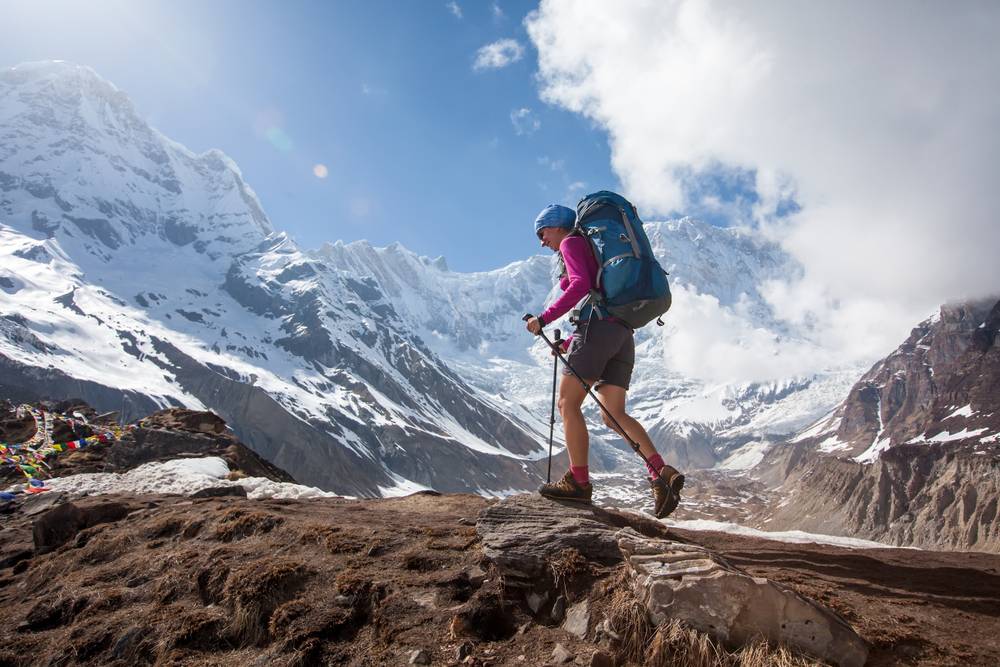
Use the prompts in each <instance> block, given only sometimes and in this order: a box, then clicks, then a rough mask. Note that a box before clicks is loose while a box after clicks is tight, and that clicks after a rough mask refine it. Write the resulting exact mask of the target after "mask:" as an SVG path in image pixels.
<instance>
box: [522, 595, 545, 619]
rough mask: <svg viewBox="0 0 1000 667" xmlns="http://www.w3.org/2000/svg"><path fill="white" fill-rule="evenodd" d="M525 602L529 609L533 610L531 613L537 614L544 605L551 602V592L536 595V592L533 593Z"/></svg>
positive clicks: (526, 597) (527, 596)
mask: <svg viewBox="0 0 1000 667" xmlns="http://www.w3.org/2000/svg"><path fill="white" fill-rule="evenodd" d="M525 600H526V601H527V603H528V609H530V610H531V613H532V614H537V613H538V610H539V609H541V608H542V605H544V604H545V603H546V602H548V601H549V592H548V591H544V592H542V593H536V592H535V591H531V592H530V593H528V594H527V595H526V596H525Z"/></svg>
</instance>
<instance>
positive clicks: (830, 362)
mask: <svg viewBox="0 0 1000 667" xmlns="http://www.w3.org/2000/svg"><path fill="white" fill-rule="evenodd" d="M670 289H671V294H672V296H673V300H674V303H673V305H672V306H671V308H670V311H669V313H668V316H667V317H665V318H664V319H665V320H666V322H667V326H666V327H665V329H664V330H663V331H662V332H659V331H655V332H654V333H655V334H659V335H660V336H662V338H661V343H660V345H661V347H662V350H663V358H664V361H665V363H666V367H667V368H670V369H671V370H673V371H676V372H678V373H681V374H682V375H684V376H686V377H691V378H698V379H701V380H704V381H707V382H736V383H743V382H764V381H768V380H778V379H782V378H788V377H797V376H806V375H810V374H811V373H814V372H816V371H817V370H821V369H824V368H832V367H836V366H839V365H840V363H841V360H840V359H839V358H837V356H836V355H835V354H834V353H832V352H831V351H830V350H827V349H824V348H823V347H821V346H820V345H818V344H817V343H814V342H812V341H808V340H802V339H790V338H783V337H781V336H778V335H776V334H775V332H774V331H771V330H769V329H767V328H763V327H759V326H756V325H754V324H753V323H752V318H751V317H749V316H748V313H747V312H746V310H747V308H748V306H749V304H748V302H746V301H743V302H740V303H737V304H735V305H734V306H733V307H728V306H723V305H722V304H720V303H719V300H718V299H716V298H715V297H714V296H710V295H705V294H699V293H698V292H696V291H693V290H689V289H688V288H687V287H686V286H685V285H683V284H681V283H676V282H675V283H674V284H672V285H671V287H670Z"/></svg>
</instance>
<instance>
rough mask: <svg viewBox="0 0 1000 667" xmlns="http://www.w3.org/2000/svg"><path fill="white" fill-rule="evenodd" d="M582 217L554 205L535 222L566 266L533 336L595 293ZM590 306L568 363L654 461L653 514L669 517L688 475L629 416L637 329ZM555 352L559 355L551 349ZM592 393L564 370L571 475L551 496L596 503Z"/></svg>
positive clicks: (562, 404) (562, 408)
mask: <svg viewBox="0 0 1000 667" xmlns="http://www.w3.org/2000/svg"><path fill="white" fill-rule="evenodd" d="M575 223H576V212H575V211H573V209H570V208H567V207H565V206H559V205H558V204H553V205H550V206H547V207H545V208H544V209H543V210H542V212H541V213H539V214H538V218H536V220H535V233H536V234H537V235H538V239H539V240H540V241H541V242H542V245H543V246H545V247H546V248H549V249H551V250H552V251H553V252H556V253H558V254H559V255H560V259H561V261H562V265H563V266H564V267H565V271H564V272H563V274H562V276H561V279H560V283H559V287H560V288H561V289H562V290H563V293H562V294H561V295H560V296H559V298H558V299H556V300H555V302H553V303H552V305H551V306H549V307H548V309H547V310H545V312H543V313H542V314H541V315H539V316H538V317H532V318H531V319H529V320H528V324H527V328H528V331H529V332H531V333H533V334H535V335H538V334H539V333H541V330H542V328H543V327H545V326H546V325H547V324H549V323H551V322H554V321H556V320H557V319H559V318H560V317H562V316H563V315H565V314H566V313H567V312H568V311H569V310H570V309H571V308H573V307H574V306H575V305H576V304H577V303H579V302H580V301H581V300H583V298H584V297H586V296H587V295H588V294H590V291H591V290H592V289H595V288H596V280H597V273H598V267H597V260H596V259H595V258H594V255H593V253H592V252H591V250H590V246H589V241H588V240H587V239H585V238H584V237H583V236H580V235H579V233H577V232H574V225H575ZM592 307H594V306H590V305H585V306H584V307H583V308H582V309H581V311H580V314H579V317H578V318H577V321H576V330H575V331H574V333H573V335H572V336H570V337H569V338H567V339H566V340H565V341H564V343H563V346H564V347H563V349H564V350H565V349H567V346H568V348H569V357H568V360H567V361H568V363H569V364H570V365H571V366H572V367H573V368H574V369H576V372H577V373H579V374H580V376H581V377H582V378H584V379H585V380H586V381H587V385H589V386H591V387H593V388H594V389H595V391H596V392H597V394H598V395H599V396H600V400H601V403H602V404H603V405H604V407H605V409H606V410H607V411H608V412H610V413H611V416H613V417H614V419H615V420H617V422H618V424H620V425H621V427H622V428H623V429H624V430H625V432H626V433H627V434H628V436H629V437H630V438H631V439H632V440H633V441H634V442H636V443H637V444H638V445H639V449H640V451H642V454H643V455H644V456H645V457H646V460H647V461H648V462H649V464H648V466H647V468H648V469H649V476H650V485H651V486H652V489H653V513H654V514H655V515H656V517H657V518H660V519H662V518H664V517H666V516H667V515H668V514H670V513H671V512H673V511H674V509H676V508H677V504H678V503H679V502H680V491H681V488H682V487H683V486H684V475H682V474H681V473H679V472H678V471H677V470H676V469H674V468H673V467H671V466H668V465H666V464H665V463H664V462H663V458H661V457H660V455H659V453H657V451H656V448H655V447H654V446H653V443H652V442H651V441H650V439H649V434H647V433H646V429H644V428H643V427H642V424H640V423H639V422H637V421H636V420H635V419H633V418H632V417H630V416H629V415H628V413H626V412H625V395H626V392H627V391H628V386H629V380H630V379H631V378H632V367H633V365H634V364H635V341H634V340H633V338H632V329H630V328H629V327H628V326H626V325H625V324H624V323H623V322H621V321H620V320H618V319H616V318H613V317H609V316H607V315H606V314H601V317H599V318H598V317H590V314H591V313H590V308H592ZM553 354H554V352H553ZM586 396H587V388H586V387H585V386H584V385H583V383H581V382H580V381H579V380H578V379H577V378H576V377H574V376H573V374H572V372H571V371H570V370H569V369H568V368H564V369H563V376H562V381H561V382H560V384H559V414H560V415H562V420H563V430H564V433H565V436H566V451H567V453H568V454H569V470H568V471H567V472H566V474H565V475H563V478H562V479H561V480H559V481H558V482H554V483H550V484H543V485H542V486H541V487H540V488H539V489H538V492H539V493H540V494H541V495H543V496H545V497H546V498H558V499H564V500H578V501H583V502H590V499H591V493H592V490H593V487H592V486H591V484H590V479H589V475H588V465H587V457H588V453H589V446H590V443H589V435H588V433H587V424H586V422H585V421H584V419H583V411H582V409H581V408H582V406H583V401H584V399H585V398H586ZM601 415H602V417H603V418H604V423H605V424H607V425H608V427H609V428H611V429H612V430H614V431H616V432H617V433H618V434H619V435H624V434H622V432H621V431H620V430H619V429H618V428H617V427H616V426H615V424H614V422H613V421H612V420H611V419H610V418H609V416H608V414H607V413H605V412H604V411H603V410H602V411H601Z"/></svg>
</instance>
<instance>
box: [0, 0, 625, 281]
mask: <svg viewBox="0 0 1000 667" xmlns="http://www.w3.org/2000/svg"><path fill="white" fill-rule="evenodd" d="M3 7H4V13H5V15H6V16H7V20H5V21H4V24H3V26H2V27H0V65H2V66H12V65H15V64H17V63H19V62H24V61H31V60H44V59H63V60H70V61H73V62H77V63H80V64H85V65H89V66H91V67H93V68H94V69H95V70H96V71H97V72H98V73H99V74H100V75H101V76H103V77H104V78H106V79H108V80H110V81H111V82H113V83H114V84H116V85H117V86H118V87H119V88H121V89H122V90H124V91H125V92H126V93H127V94H128V95H129V96H130V98H131V99H132V101H133V102H134V103H135V105H136V107H137V109H138V110H139V112H140V114H142V115H143V116H144V117H146V118H147V119H148V120H149V121H150V122H151V124H152V125H153V126H154V127H156V128H157V129H159V130H160V131H162V132H163V133H164V134H166V135H167V136H168V137H170V138H172V139H174V140H176V141H178V142H180V143H182V144H184V145H186V146H187V147H188V148H190V149H192V150H194V151H196V152H200V151H204V150H207V149H209V148H220V149H222V150H223V151H224V152H225V153H227V154H228V155H229V156H231V157H232V158H233V159H234V160H235V161H236V162H237V164H238V165H239V166H240V168H241V169H242V170H243V172H244V175H245V177H246V179H247V181H248V182H249V183H250V185H251V186H252V187H253V188H254V189H255V190H256V191H257V193H258V195H259V196H260V198H261V200H262V202H263V205H264V208H265V210H266V211H267V213H268V215H269V216H270V217H271V220H272V222H273V223H274V225H275V227H276V228H277V229H280V230H285V231H287V232H289V233H290V234H291V235H292V236H293V237H294V238H295V239H296V240H297V241H298V242H299V243H300V244H301V245H303V246H305V247H318V246H319V245H320V244H322V243H323V242H324V241H334V240H337V239H342V240H345V241H352V240H357V239H362V238H364V239H368V240H369V241H371V242H372V243H374V244H376V245H387V244H389V243H392V242H394V241H399V242H401V243H402V244H403V245H405V246H406V247H408V248H410V249H411V250H414V251H415V252H418V253H420V254H423V255H428V256H431V257H435V256H437V255H444V256H445V257H446V258H447V260H448V263H449V266H450V267H451V268H452V269H455V270H461V271H475V270H486V269H491V268H496V267H498V266H502V265H504V264H506V263H508V262H511V261H514V260H516V259H519V258H523V257H525V256H527V255H530V254H532V253H536V252H539V251H540V249H539V248H538V246H537V241H536V240H535V238H534V236H533V235H532V230H531V222H532V220H533V218H534V216H535V214H536V213H537V212H538V210H540V209H541V208H542V207H543V206H545V205H546V204H548V203H551V202H561V203H569V204H573V203H575V201H576V200H577V199H578V198H579V197H580V196H581V195H582V194H585V193H584V192H583V191H584V190H586V191H592V190H597V189H604V188H610V189H615V188H617V187H618V180H617V178H616V177H615V176H614V174H613V172H612V171H611V168H610V152H609V148H608V140H607V135H606V134H605V132H604V131H603V130H602V129H600V128H598V127H595V126H594V124H593V123H592V122H591V121H589V120H587V119H585V118H583V117H582V116H580V115H577V114H574V113H571V112H569V111H565V110H563V109H559V108H555V107H552V106H548V105H545V104H544V103H542V102H541V101H540V100H539V96H538V86H537V83H536V79H535V74H536V70H537V56H536V53H535V51H534V49H533V47H532V45H531V42H530V40H529V39H528V38H527V35H526V33H525V28H524V26H523V23H522V21H523V18H524V16H525V15H526V14H527V13H528V12H529V11H531V10H532V9H533V8H534V7H535V3H532V2H512V1H504V0H501V1H499V2H496V3H491V2H486V1H482V2H470V1H466V2H461V1H459V2H458V3H457V7H458V8H459V10H460V13H461V16H458V15H457V12H456V11H454V10H453V8H451V7H449V6H448V4H447V3H446V2H445V1H443V0H442V1H437V0H434V1H426V2H425V1H420V2H417V1H412V2H377V1H371V2H286V3H278V2H260V1H257V2H247V1H243V2H236V1H232V0H213V1H212V2H191V1H189V0H183V1H176V0H174V1H171V2H156V1H152V0H144V1H143V2H88V3H76V2H70V1H69V0H66V1H61V2H46V1H44V0H40V1H38V0H36V1H32V2H14V3H11V2H4V3H3ZM501 39H513V40H516V41H517V42H518V43H519V44H520V46H521V47H523V49H524V52H523V57H522V58H521V59H520V60H518V61H516V62H512V63H511V64H509V65H507V66H505V67H501V68H493V69H489V68H487V69H476V68H474V63H475V60H476V55H477V51H478V50H479V49H480V48H481V47H483V46H485V45H487V44H490V43H494V42H496V41H498V40H501ZM521 109H528V110H529V111H528V112H520V110H521ZM512 114H514V116H515V117H514V118H512ZM515 120H516V121H517V124H515ZM318 164H322V165H325V166H326V168H327V176H326V177H325V178H318V177H317V176H316V175H315V173H314V167H315V165H318Z"/></svg>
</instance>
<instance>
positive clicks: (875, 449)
mask: <svg viewBox="0 0 1000 667" xmlns="http://www.w3.org/2000/svg"><path fill="white" fill-rule="evenodd" d="M890 445H892V439H891V438H882V439H881V440H878V439H876V440H875V442H873V443H872V445H871V447H869V448H868V449H866V450H865V451H864V453H862V454H858V455H857V456H855V457H854V460H855V461H857V462H858V463H874V462H875V460H876V459H877V458H878V457H879V454H881V453H882V452H884V451H885V450H887V449H889V446H890Z"/></svg>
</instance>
